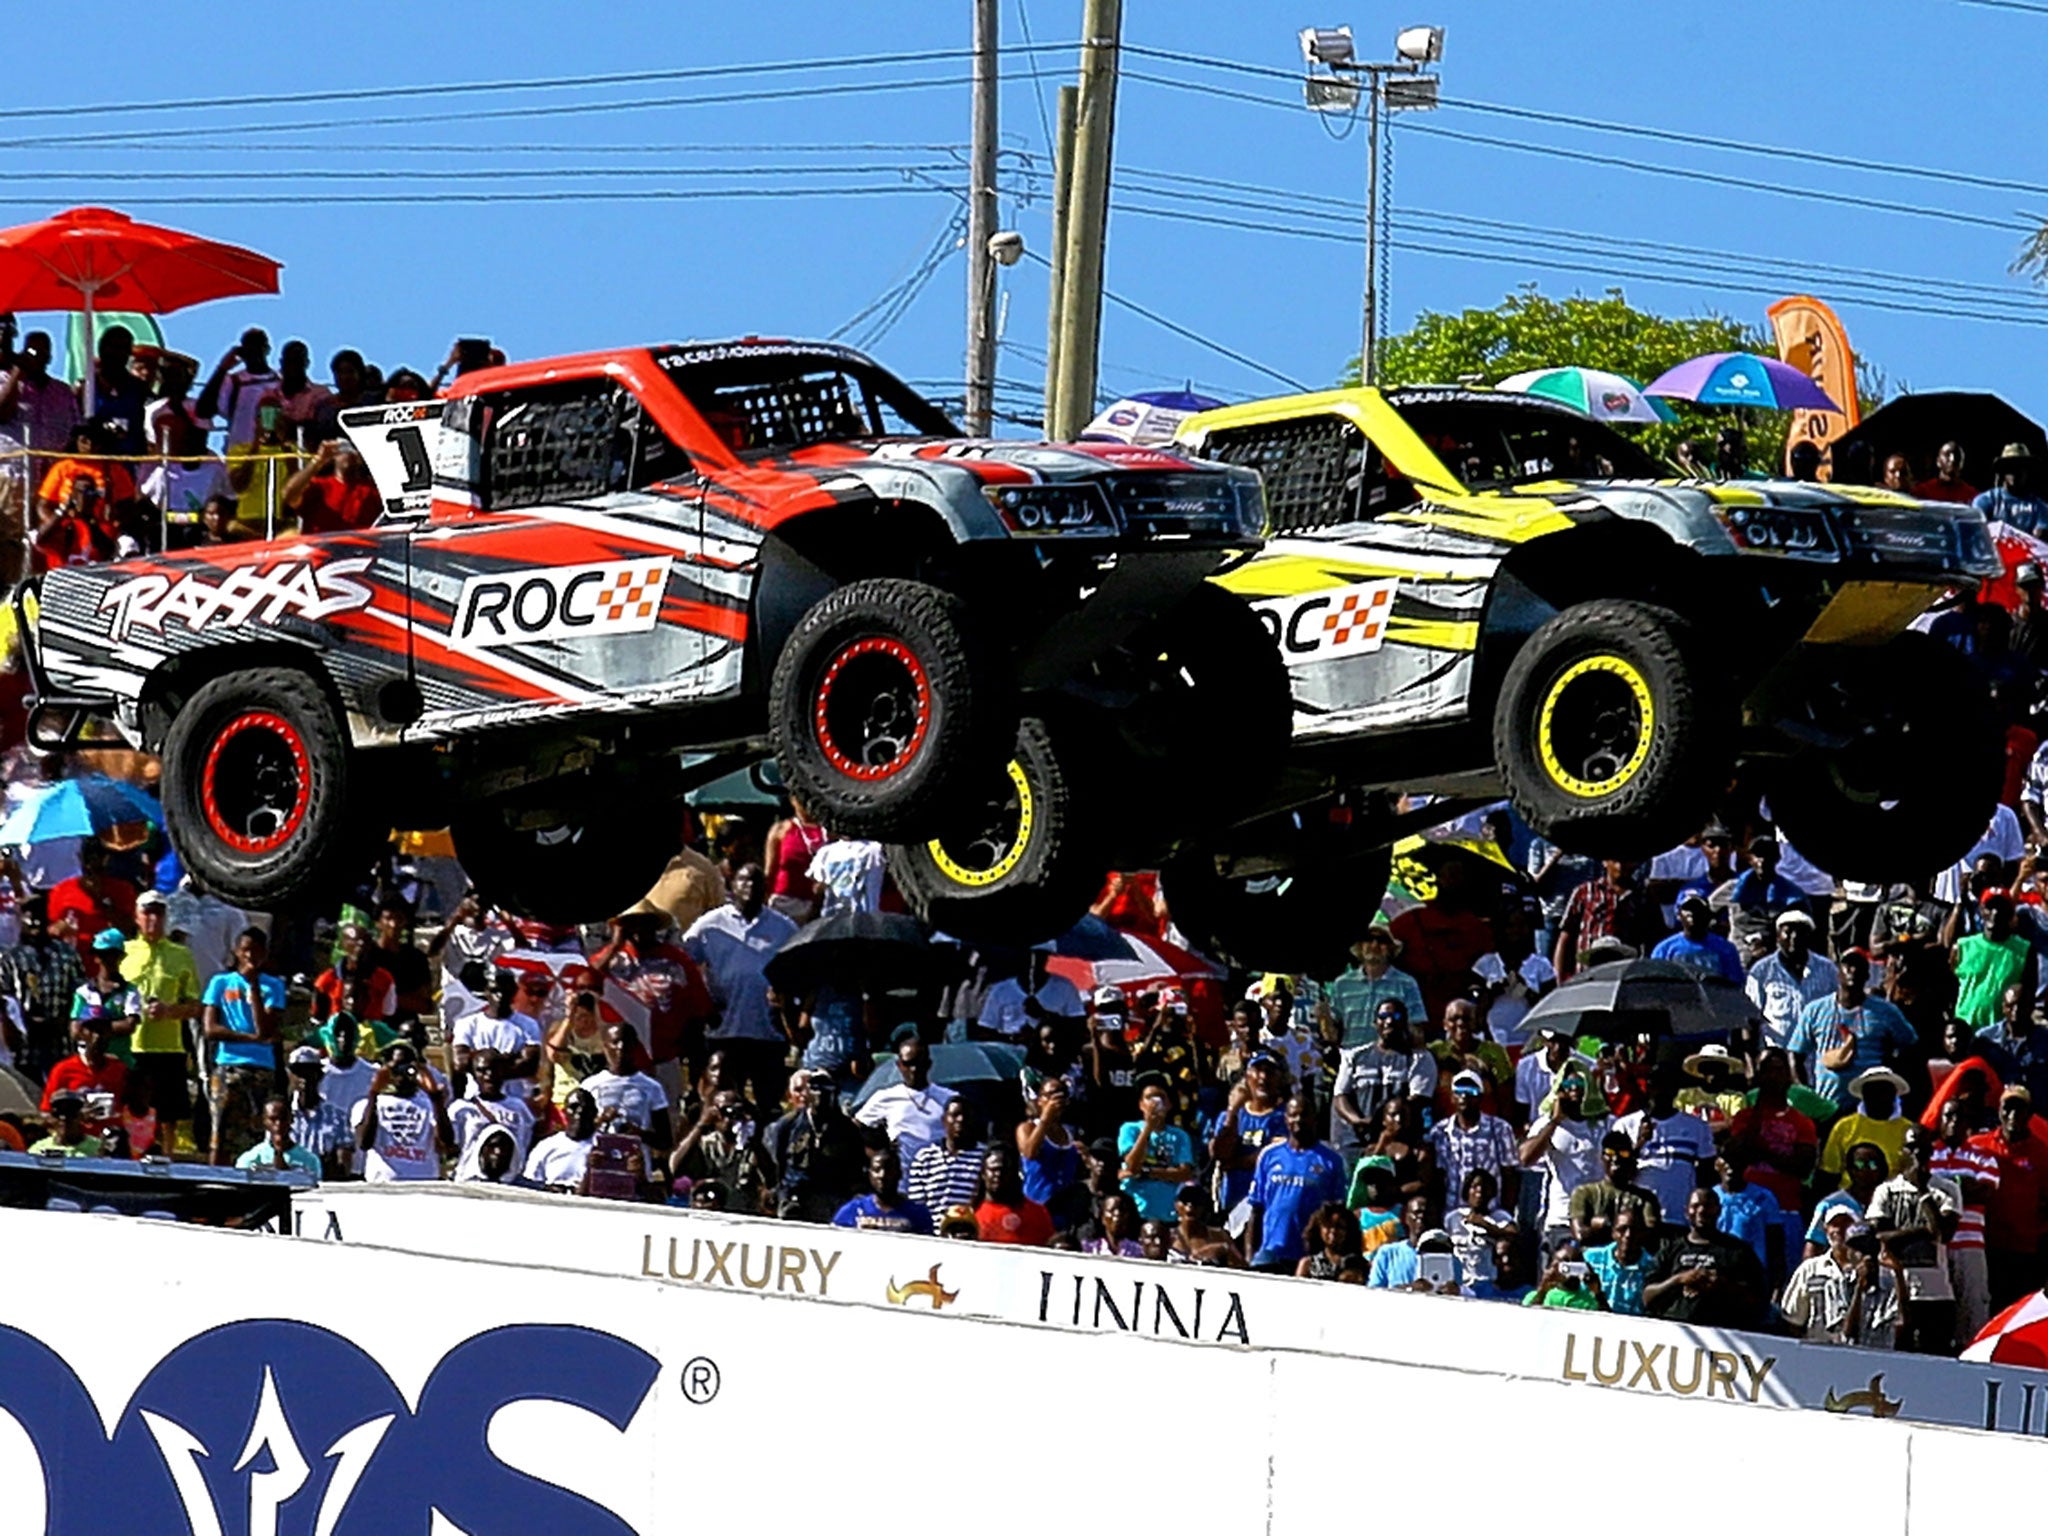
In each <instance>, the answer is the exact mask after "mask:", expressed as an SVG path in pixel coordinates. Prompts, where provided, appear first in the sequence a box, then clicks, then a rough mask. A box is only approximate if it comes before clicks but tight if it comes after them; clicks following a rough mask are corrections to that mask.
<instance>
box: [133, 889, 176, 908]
mask: <svg viewBox="0 0 2048 1536" xmlns="http://www.w3.org/2000/svg"><path fill="white" fill-rule="evenodd" d="M170 904H171V898H170V897H168V896H166V895H165V894H164V893H163V892H162V891H144V892H143V893H142V894H141V895H140V896H138V897H136V898H135V910H136V911H138V912H140V911H141V910H142V909H143V908H144V907H168V906H169V905H170Z"/></svg>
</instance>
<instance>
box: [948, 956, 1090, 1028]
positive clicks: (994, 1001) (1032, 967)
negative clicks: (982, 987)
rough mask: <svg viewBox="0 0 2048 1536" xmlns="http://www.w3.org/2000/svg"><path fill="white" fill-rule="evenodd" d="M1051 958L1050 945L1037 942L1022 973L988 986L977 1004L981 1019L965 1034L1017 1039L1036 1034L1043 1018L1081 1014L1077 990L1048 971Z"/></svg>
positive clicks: (1074, 1017) (1064, 978)
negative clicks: (983, 996) (986, 993)
mask: <svg viewBox="0 0 2048 1536" xmlns="http://www.w3.org/2000/svg"><path fill="white" fill-rule="evenodd" d="M1051 960H1052V952H1051V949H1050V947H1049V946H1047V945H1043V944H1041V945H1039V946H1037V947H1036V948H1034V949H1033V950H1032V951H1031V953H1030V954H1029V955H1028V956H1027V957H1026V959H1025V963H1024V974H1023V975H1022V976H1006V977H1005V978H1003V980H1001V981H999V982H997V983H996V984H995V985H994V986H992V987H990V988H989V989H988V996H987V998H986V999H985V1000H984V1001H983V1002H982V1005H981V1019H980V1021H979V1022H978V1023H976V1024H973V1025H970V1026H969V1028H968V1031H967V1033H968V1036H969V1037H970V1038H971V1039H975V1040H1010V1041H1021V1040H1022V1039H1023V1038H1024V1037H1025V1036H1027V1035H1034V1034H1036V1033H1037V1032H1038V1025H1039V1022H1040V1021H1041V1020H1043V1019H1049V1018H1055V1017H1057V1018H1067V1019H1078V1018H1080V1017H1082V1016H1083V1015H1084V1014H1085V1013H1086V1012H1087V1011H1088V1010H1087V1009H1086V1008H1085V1007H1084V1006H1083V1005H1082V1003H1081V993H1080V991H1079V989H1078V988H1076V987H1075V985H1074V984H1073V983H1072V982H1071V981H1068V980H1067V979H1066V977H1064V976H1055V975H1053V974H1052V971H1051V970H1050V969H1049V965H1050V962H1051Z"/></svg>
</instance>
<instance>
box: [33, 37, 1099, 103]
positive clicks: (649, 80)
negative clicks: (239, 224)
mask: <svg viewBox="0 0 2048 1536" xmlns="http://www.w3.org/2000/svg"><path fill="white" fill-rule="evenodd" d="M1078 46H1079V45H1078V44H1076V43H1028V44H1013V45H1011V46H1010V47H1008V48H1005V49H1004V50H1003V52H1005V53H1054V52H1071V51H1073V50H1074V49H1075V48H1076V47H1078ZM972 57H973V50H972V49H969V48H925V49H919V50H916V51H914V52H899V53H870V54H859V55H855V56H853V57H851V58H839V57H826V58H816V59H776V60H761V61H757V62H754V63H750V64H701V65H693V66H690V67H688V68H684V69H637V70H627V71H623V72H619V73H612V74H590V75H549V76H541V77H538V78H535V79H531V80H461V81H443V82H439V83H435V84H429V85H382V86H360V87H354V88H349V89H342V90H326V91H267V92H262V93H258V94H254V95H247V96H201V97H196V98H195V97H183V98H175V99H159V100H155V101H128V102H98V103H94V104H91V105H82V106H62V107H5V108H0V119H22V118H47V117H55V118H64V117H88V116H89V117H103V116H107V115H110V114H114V115H119V114H128V113H154V112H199V111H214V110H220V109H226V108H235V107H274V106H298V105H303V104H310V103H313V102H342V101H403V100H407V99H417V98H419V97H423V96H477V95H496V94H500V93H510V92H517V91H558V90H584V89H589V88H594V87H600V86H611V85H651V84H653V83H655V82H656V81H668V82H674V81H680V80H716V79H723V78H730V77H732V76H734V75H760V74H783V73H787V72H789V71H792V70H806V71H815V70H828V69H879V68H884V67H887V66H889V65H895V64H931V63H940V62H944V61H946V60H949V59H966V58H972Z"/></svg>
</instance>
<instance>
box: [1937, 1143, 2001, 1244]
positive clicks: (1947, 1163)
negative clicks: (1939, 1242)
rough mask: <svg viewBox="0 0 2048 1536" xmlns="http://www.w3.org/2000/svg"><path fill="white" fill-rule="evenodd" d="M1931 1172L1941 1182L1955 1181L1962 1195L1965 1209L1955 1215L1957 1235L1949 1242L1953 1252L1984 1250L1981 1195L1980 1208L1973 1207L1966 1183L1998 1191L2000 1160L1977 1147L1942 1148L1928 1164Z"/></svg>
mask: <svg viewBox="0 0 2048 1536" xmlns="http://www.w3.org/2000/svg"><path fill="white" fill-rule="evenodd" d="M1928 1172H1930V1173H1932V1174H1933V1175H1934V1176H1935V1177H1936V1178H1938V1179H1949V1180H1952V1181H1953V1182H1954V1184H1955V1186H1956V1188H1957V1189H1959V1190H1961V1191H1962V1192H1963V1204H1962V1209H1961V1210H1960V1211H1959V1212H1958V1213H1957V1215H1956V1234H1955V1236H1954V1237H1952V1238H1950V1239H1949V1240H1948V1245H1949V1247H1950V1248H1982V1247H1983V1246H1984V1207H1983V1205H1982V1203H1981V1200H1982V1196H1981V1195H1979V1197H1978V1199H1979V1202H1980V1203H1978V1204H1974V1205H1973V1204H1971V1196H1970V1189H1969V1186H1968V1185H1967V1184H1965V1183H1964V1182H1963V1181H1964V1180H1965V1179H1971V1180H1974V1181H1975V1182H1976V1183H1977V1184H1979V1185H1981V1186H1982V1187H1983V1188H1984V1189H1985V1190H1993V1189H1996V1188H1998V1159H1997V1157H1996V1156H1994V1155H1993V1154H1992V1153H1989V1152H1986V1151H1984V1150H1983V1149H1981V1148H1978V1147H1942V1148H1940V1149H1939V1150H1938V1151H1937V1152H1936V1153H1935V1154H1934V1156H1933V1158H1932V1159H1931V1160H1930V1162H1929V1163H1928Z"/></svg>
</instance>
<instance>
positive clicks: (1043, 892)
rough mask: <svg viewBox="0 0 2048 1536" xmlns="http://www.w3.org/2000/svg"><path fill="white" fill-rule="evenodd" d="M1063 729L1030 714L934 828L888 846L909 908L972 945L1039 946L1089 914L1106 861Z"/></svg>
mask: <svg viewBox="0 0 2048 1536" xmlns="http://www.w3.org/2000/svg"><path fill="white" fill-rule="evenodd" d="M1068 741H1069V732H1067V731H1066V730H1065V729H1063V728H1061V727H1060V726H1056V725H1054V724H1053V723H1051V722H1048V721H1046V720H1041V719H1037V718H1027V719H1026V720H1025V721H1024V722H1023V724H1022V725H1020V726H1019V727H1018V729H1017V745H1016V750H1015V752H1014V753H1013V754H1012V755H1011V757H1010V760H1009V761H1008V762H1007V763H1001V764H998V765H997V766H996V767H994V768H993V769H981V770H978V771H977V772H976V773H975V775H974V778H973V784H974V786H975V787H974V788H973V789H972V790H971V791H969V792H968V794H967V796H966V803H965V804H964V805H963V806H962V807H961V808H960V809H959V810H958V811H956V812H955V814H954V816H953V817H952V819H951V820H950V821H949V822H948V823H947V825H946V826H945V827H944V828H943V829H942V830H941V831H940V833H939V835H938V836H937V837H934V838H930V839H928V840H926V841H923V842H918V843H905V844H898V845H896V846H893V847H891V848H890V849H889V868H890V872H891V873H892V874H894V876H895V877H896V888H897V889H898V890H899V891H901V892H902V894H903V899H904V901H905V902H907V903H908V904H909V906H910V909H911V911H913V912H915V913H916V914H917V916H918V917H919V918H920V919H921V920H922V921H924V922H925V923H927V924H929V925H930V926H932V927H934V928H937V929H941V930H943V931H944V932H946V933H949V934H951V935H953V936H954V937H955V938H959V939H965V940H967V941H968V942H969V943H987V944H999V945H1005V946H1011V945H1019V944H1036V943H1039V942H1040V941H1042V940H1045V939H1051V938H1056V937H1058V936H1059V935H1060V934H1062V933H1065V932H1066V931H1067V930H1068V929H1069V928H1071V927H1073V926H1074V924H1075V923H1077V922H1079V921H1080V920H1081V918H1082V917H1083V916H1085V915H1086V914H1087V911H1088V904H1089V903H1090V902H1091V901H1092V900H1094V898H1095V893H1096V892H1097V891H1098V890H1100V889H1101V887H1102V879H1103V874H1104V872H1105V870H1106V869H1107V867H1108V866H1107V863H1106V861H1105V859H1104V856H1103V849H1102V844H1101V841H1100V839H1099V838H1098V837H1096V836H1095V835H1093V833H1092V831H1091V829H1090V828H1089V827H1088V825H1087V824H1086V809H1085V797H1082V796H1078V795H1077V794H1076V793H1075V784H1074V777H1075V767H1074V764H1073V762H1072V760H1071V756H1070V754H1071V752H1072V750H1073V749H1072V748H1071V747H1070V746H1069V745H1068Z"/></svg>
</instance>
